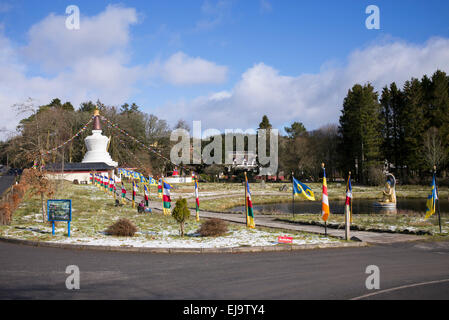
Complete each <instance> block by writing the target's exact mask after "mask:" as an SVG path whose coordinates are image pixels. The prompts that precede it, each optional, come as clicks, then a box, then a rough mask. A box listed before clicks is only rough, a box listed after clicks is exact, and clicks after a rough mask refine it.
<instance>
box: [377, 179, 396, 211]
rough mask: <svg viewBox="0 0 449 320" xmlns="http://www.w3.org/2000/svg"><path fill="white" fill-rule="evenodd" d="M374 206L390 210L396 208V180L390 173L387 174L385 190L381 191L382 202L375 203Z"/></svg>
mask: <svg viewBox="0 0 449 320" xmlns="http://www.w3.org/2000/svg"><path fill="white" fill-rule="evenodd" d="M374 206H376V207H382V208H391V209H395V208H396V179H395V177H394V176H393V175H392V174H391V173H388V174H387V181H386V182H385V189H384V190H383V191H382V200H381V201H379V202H375V203H374Z"/></svg>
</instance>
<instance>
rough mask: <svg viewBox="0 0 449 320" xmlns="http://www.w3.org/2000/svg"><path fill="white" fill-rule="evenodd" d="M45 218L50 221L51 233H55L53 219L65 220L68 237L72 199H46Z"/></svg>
mask: <svg viewBox="0 0 449 320" xmlns="http://www.w3.org/2000/svg"><path fill="white" fill-rule="evenodd" d="M47 219H48V221H51V222H52V234H53V235H55V221H67V236H68V237H70V221H72V200H70V199H50V200H47Z"/></svg>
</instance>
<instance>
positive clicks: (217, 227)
mask: <svg viewBox="0 0 449 320" xmlns="http://www.w3.org/2000/svg"><path fill="white" fill-rule="evenodd" d="M197 232H198V233H199V234H200V235H201V236H202V237H218V236H222V235H224V234H225V233H226V232H228V224H227V223H226V222H225V221H223V220H220V219H217V218H212V219H209V220H205V221H204V222H203V223H202V224H201V227H200V228H199V229H198V231H197Z"/></svg>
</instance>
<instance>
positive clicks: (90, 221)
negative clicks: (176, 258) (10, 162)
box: [0, 183, 339, 248]
mask: <svg viewBox="0 0 449 320" xmlns="http://www.w3.org/2000/svg"><path fill="white" fill-rule="evenodd" d="M55 198H59V199H72V205H73V209H72V219H73V220H72V222H71V237H70V238H68V237H67V223H66V222H58V223H56V226H55V232H56V234H55V235H52V227H51V224H50V223H48V222H46V223H43V222H42V214H41V213H39V209H40V201H39V199H38V198H37V197H32V196H28V197H25V201H24V202H23V203H22V205H21V207H20V208H19V209H18V210H16V212H15V213H14V215H13V221H12V223H11V225H9V226H0V236H3V237H9V238H17V239H25V240H33V241H46V242H55V243H75V244H85V245H101V246H134V247H166V248H175V247H176V248H221V247H239V246H269V245H276V244H277V237H278V236H284V235H287V236H290V237H292V238H294V240H293V243H294V244H298V245H301V244H316V243H331V242H332V243H334V242H338V241H339V240H337V239H332V238H326V237H322V236H318V235H313V234H307V233H295V232H290V233H288V234H285V233H281V232H279V231H273V230H272V229H263V228H257V229H247V228H246V227H245V226H243V225H237V224H229V225H228V229H229V232H228V233H227V234H226V235H224V236H221V237H216V238H214V237H201V236H199V234H197V233H196V232H197V230H198V229H199V227H200V225H201V223H199V222H196V220H195V218H194V217H191V218H190V219H189V220H188V221H187V222H186V225H185V230H186V236H185V237H183V238H181V237H180V236H179V226H178V224H177V223H176V222H175V220H174V219H173V218H172V217H171V216H164V215H163V214H161V213H157V212H155V213H152V214H138V213H137V210H136V209H132V208H131V206H130V204H129V203H128V205H126V206H123V207H115V206H114V200H113V198H112V196H111V195H109V194H106V193H104V192H103V191H102V190H99V189H98V188H97V187H94V186H85V185H73V184H69V183H66V184H65V185H64V188H61V189H60V191H59V193H58V194H57V195H55ZM119 218H127V219H129V220H130V221H132V222H133V223H134V224H135V225H136V227H137V229H138V232H137V233H136V234H135V236H134V237H129V238H124V237H115V236H110V235H107V234H105V230H106V229H107V228H108V227H109V226H110V225H112V224H113V223H114V222H116V221H117V219H119Z"/></svg>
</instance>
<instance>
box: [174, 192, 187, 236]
mask: <svg viewBox="0 0 449 320" xmlns="http://www.w3.org/2000/svg"><path fill="white" fill-rule="evenodd" d="M172 217H173V219H175V220H176V221H177V222H178V223H179V233H180V235H181V237H183V236H184V223H185V221H186V220H187V219H189V217H190V210H189V208H187V200H186V199H182V198H181V199H179V200H178V201H176V206H175V208H174V209H173V212H172Z"/></svg>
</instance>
